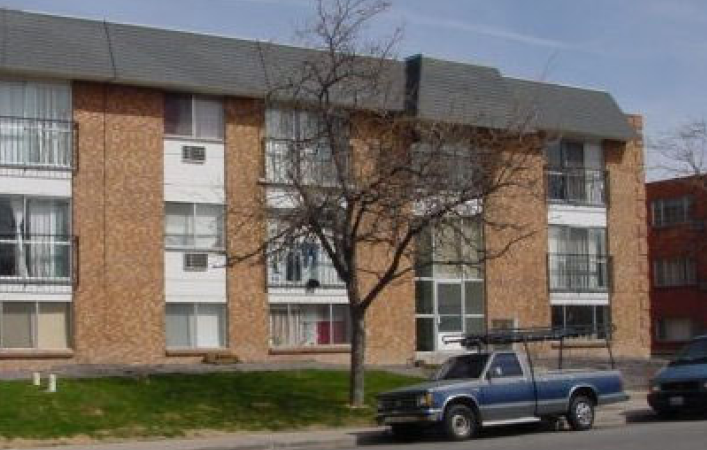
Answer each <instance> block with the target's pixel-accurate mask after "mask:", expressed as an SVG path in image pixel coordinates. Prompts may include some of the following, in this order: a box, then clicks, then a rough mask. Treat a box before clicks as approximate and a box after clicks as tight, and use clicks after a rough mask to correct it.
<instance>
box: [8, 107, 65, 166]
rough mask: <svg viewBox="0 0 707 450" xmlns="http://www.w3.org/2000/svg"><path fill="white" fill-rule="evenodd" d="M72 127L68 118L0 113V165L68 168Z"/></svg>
mask: <svg viewBox="0 0 707 450" xmlns="http://www.w3.org/2000/svg"><path fill="white" fill-rule="evenodd" d="M74 128H75V126H74V123H73V122H72V121H68V120H49V119H29V118H24V117H9V116H0V167H3V168H18V169H28V168H29V169H38V170H47V171H52V170H53V171H70V170H72V169H73V168H74V163H75V155H74V153H75V152H74Z"/></svg>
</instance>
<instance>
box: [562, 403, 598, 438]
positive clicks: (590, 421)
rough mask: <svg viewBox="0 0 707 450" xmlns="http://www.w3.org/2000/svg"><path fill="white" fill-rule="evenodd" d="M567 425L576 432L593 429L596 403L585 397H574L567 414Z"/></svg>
mask: <svg viewBox="0 0 707 450" xmlns="http://www.w3.org/2000/svg"><path fill="white" fill-rule="evenodd" d="M567 423H569V425H570V427H571V428H572V429H573V430H574V431H584V430H589V429H591V428H592V427H593V426H594V402H593V401H592V400H591V399H590V398H588V397H585V396H583V395H578V396H576V397H574V398H573V399H572V402H571V403H570V410H569V411H568V412H567Z"/></svg>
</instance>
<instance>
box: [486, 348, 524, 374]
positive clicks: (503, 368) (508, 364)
mask: <svg viewBox="0 0 707 450" xmlns="http://www.w3.org/2000/svg"><path fill="white" fill-rule="evenodd" d="M488 373H490V374H491V376H492V377H493V378H507V377H522V376H523V369H522V368H521V366H520V362H519V361H518V357H516V355H514V354H512V353H499V354H497V355H496V357H495V358H494V359H493V363H491V367H489V371H488Z"/></svg>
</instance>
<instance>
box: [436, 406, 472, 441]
mask: <svg viewBox="0 0 707 450" xmlns="http://www.w3.org/2000/svg"><path fill="white" fill-rule="evenodd" d="M443 425H444V432H445V434H446V435H447V437H448V438H449V439H450V440H453V441H463V440H466V439H469V438H472V437H474V436H476V433H477V432H478V431H479V425H478V422H477V420H476V415H475V414H474V412H473V411H472V410H471V409H470V408H469V407H468V406H465V405H452V406H450V407H449V409H447V412H446V413H445V415H444V424H443Z"/></svg>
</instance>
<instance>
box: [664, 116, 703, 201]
mask: <svg viewBox="0 0 707 450" xmlns="http://www.w3.org/2000/svg"><path fill="white" fill-rule="evenodd" d="M651 147H652V148H653V150H654V151H655V152H656V153H657V154H658V155H659V156H660V157H661V162H660V163H659V164H658V165H657V166H658V167H657V169H659V170H661V171H662V172H663V173H664V174H666V175H668V176H672V177H679V178H685V181H686V182H690V183H691V184H693V185H694V186H695V187H696V188H698V189H703V190H707V121H705V119H697V120H692V121H689V122H687V123H685V124H683V125H682V126H680V127H678V128H677V129H676V130H674V131H671V132H669V133H666V134H665V135H663V136H661V137H660V138H659V139H657V140H656V141H655V142H653V143H652V145H651Z"/></svg>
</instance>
